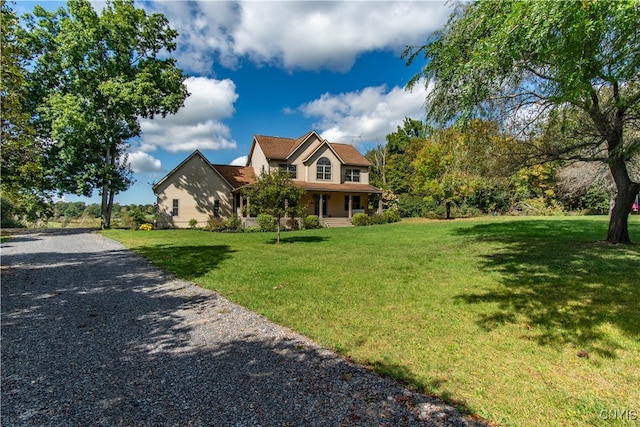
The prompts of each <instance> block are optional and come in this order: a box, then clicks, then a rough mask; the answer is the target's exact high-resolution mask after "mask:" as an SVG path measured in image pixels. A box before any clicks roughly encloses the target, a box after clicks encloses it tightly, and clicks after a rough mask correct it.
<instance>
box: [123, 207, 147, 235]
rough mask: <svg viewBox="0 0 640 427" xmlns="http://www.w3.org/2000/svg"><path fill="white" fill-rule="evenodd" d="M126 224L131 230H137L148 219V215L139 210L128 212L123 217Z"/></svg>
mask: <svg viewBox="0 0 640 427" xmlns="http://www.w3.org/2000/svg"><path fill="white" fill-rule="evenodd" d="M122 221H123V222H124V225H125V226H126V227H127V228H130V229H131V230H137V229H138V228H139V227H140V226H141V225H142V224H144V223H145V222H146V221H147V218H146V215H145V214H144V213H143V212H140V211H139V210H132V211H129V212H127V214H126V215H125V217H124V218H123V219H122Z"/></svg>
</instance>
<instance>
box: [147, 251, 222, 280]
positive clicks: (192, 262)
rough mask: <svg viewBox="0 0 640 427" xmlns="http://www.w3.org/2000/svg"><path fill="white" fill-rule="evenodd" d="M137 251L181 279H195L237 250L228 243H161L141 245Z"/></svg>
mask: <svg viewBox="0 0 640 427" xmlns="http://www.w3.org/2000/svg"><path fill="white" fill-rule="evenodd" d="M135 252H136V253H138V254H139V255H142V256H143V257H145V258H146V259H148V260H149V261H151V262H153V264H155V265H157V266H158V267H160V268H162V269H163V270H165V271H169V272H171V273H174V274H175V275H176V276H178V277H180V278H181V279H185V280H194V279H196V278H198V277H201V276H203V275H205V274H207V273H208V272H210V271H211V270H214V269H215V268H217V266H218V264H220V263H221V262H222V261H224V260H225V259H228V258H229V257H230V256H231V254H232V253H233V252H235V251H234V250H231V249H230V247H229V246H228V245H209V246H173V245H161V246H141V247H138V248H136V249H135Z"/></svg>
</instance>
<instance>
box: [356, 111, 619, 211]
mask: <svg viewBox="0 0 640 427" xmlns="http://www.w3.org/2000/svg"><path fill="white" fill-rule="evenodd" d="M519 144H521V142H520V141H519V140H517V138H516V137H514V136H513V135H509V134H506V133H504V132H502V131H501V130H500V129H499V126H498V124H497V123H495V122H491V121H486V120H473V121H471V122H469V123H468V124H467V125H465V126H455V125H452V126H450V127H448V128H445V129H437V130H435V129H429V127H428V126H427V125H426V124H425V123H424V122H422V121H420V120H415V119H411V118H406V119H405V120H404V123H403V125H402V126H398V127H397V130H396V132H393V133H390V134H389V135H387V137H386V144H379V145H378V146H377V147H375V148H374V149H372V150H369V151H368V152H367V153H366V154H365V157H367V159H368V160H369V161H370V162H371V165H372V166H371V173H370V182H371V183H372V184H373V185H376V186H378V187H380V188H383V189H384V190H386V192H385V194H384V195H383V197H384V202H385V205H386V206H387V207H393V208H394V209H397V210H398V212H399V213H400V215H401V216H403V217H432V218H452V217H468V216H479V215H500V214H507V213H508V214H512V215H554V214H562V213H566V212H576V213H580V214H587V215H604V214H609V210H610V207H611V204H612V200H614V198H615V194H616V188H615V183H614V182H613V180H612V179H611V176H610V174H608V171H607V170H606V168H604V167H602V166H595V165H593V164H591V163H587V162H571V163H567V162H561V161H555V162H545V163H540V164H533V165H523V164H521V163H519V162H516V161H514V160H515V159H514V157H513V155H512V154H511V153H512V152H513V150H514V149H515V148H516V147H517V145H519ZM514 146H515V147H514Z"/></svg>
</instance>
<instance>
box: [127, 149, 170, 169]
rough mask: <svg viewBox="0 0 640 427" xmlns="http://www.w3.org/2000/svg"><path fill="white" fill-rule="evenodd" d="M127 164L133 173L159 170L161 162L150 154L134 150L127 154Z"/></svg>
mask: <svg viewBox="0 0 640 427" xmlns="http://www.w3.org/2000/svg"><path fill="white" fill-rule="evenodd" d="M129 164H130V165H131V170H133V171H134V172H135V173H149V172H161V171H162V163H161V162H160V160H158V159H156V158H155V157H153V156H152V155H150V154H147V153H145V152H142V151H135V152H133V153H130V154H129Z"/></svg>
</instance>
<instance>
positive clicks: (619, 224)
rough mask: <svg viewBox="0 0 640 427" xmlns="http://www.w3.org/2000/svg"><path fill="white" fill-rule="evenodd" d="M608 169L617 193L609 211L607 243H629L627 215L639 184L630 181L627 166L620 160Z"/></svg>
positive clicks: (639, 189) (637, 191) (639, 186)
mask: <svg viewBox="0 0 640 427" xmlns="http://www.w3.org/2000/svg"><path fill="white" fill-rule="evenodd" d="M609 168H610V170H611V175H612V176H613V180H614V181H615V183H616V189H617V191H618V193H617V194H616V198H615V204H614V205H613V209H611V216H610V218H609V231H608V232H607V242H609V243H615V244H617V243H631V238H630V237H629V214H630V213H631V208H632V207H633V202H634V201H635V198H636V195H637V194H638V193H639V192H640V183H637V182H633V181H631V179H630V178H629V173H628V171H627V165H626V163H625V161H624V159H622V158H618V159H616V160H615V161H613V162H611V163H610V164H609Z"/></svg>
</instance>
